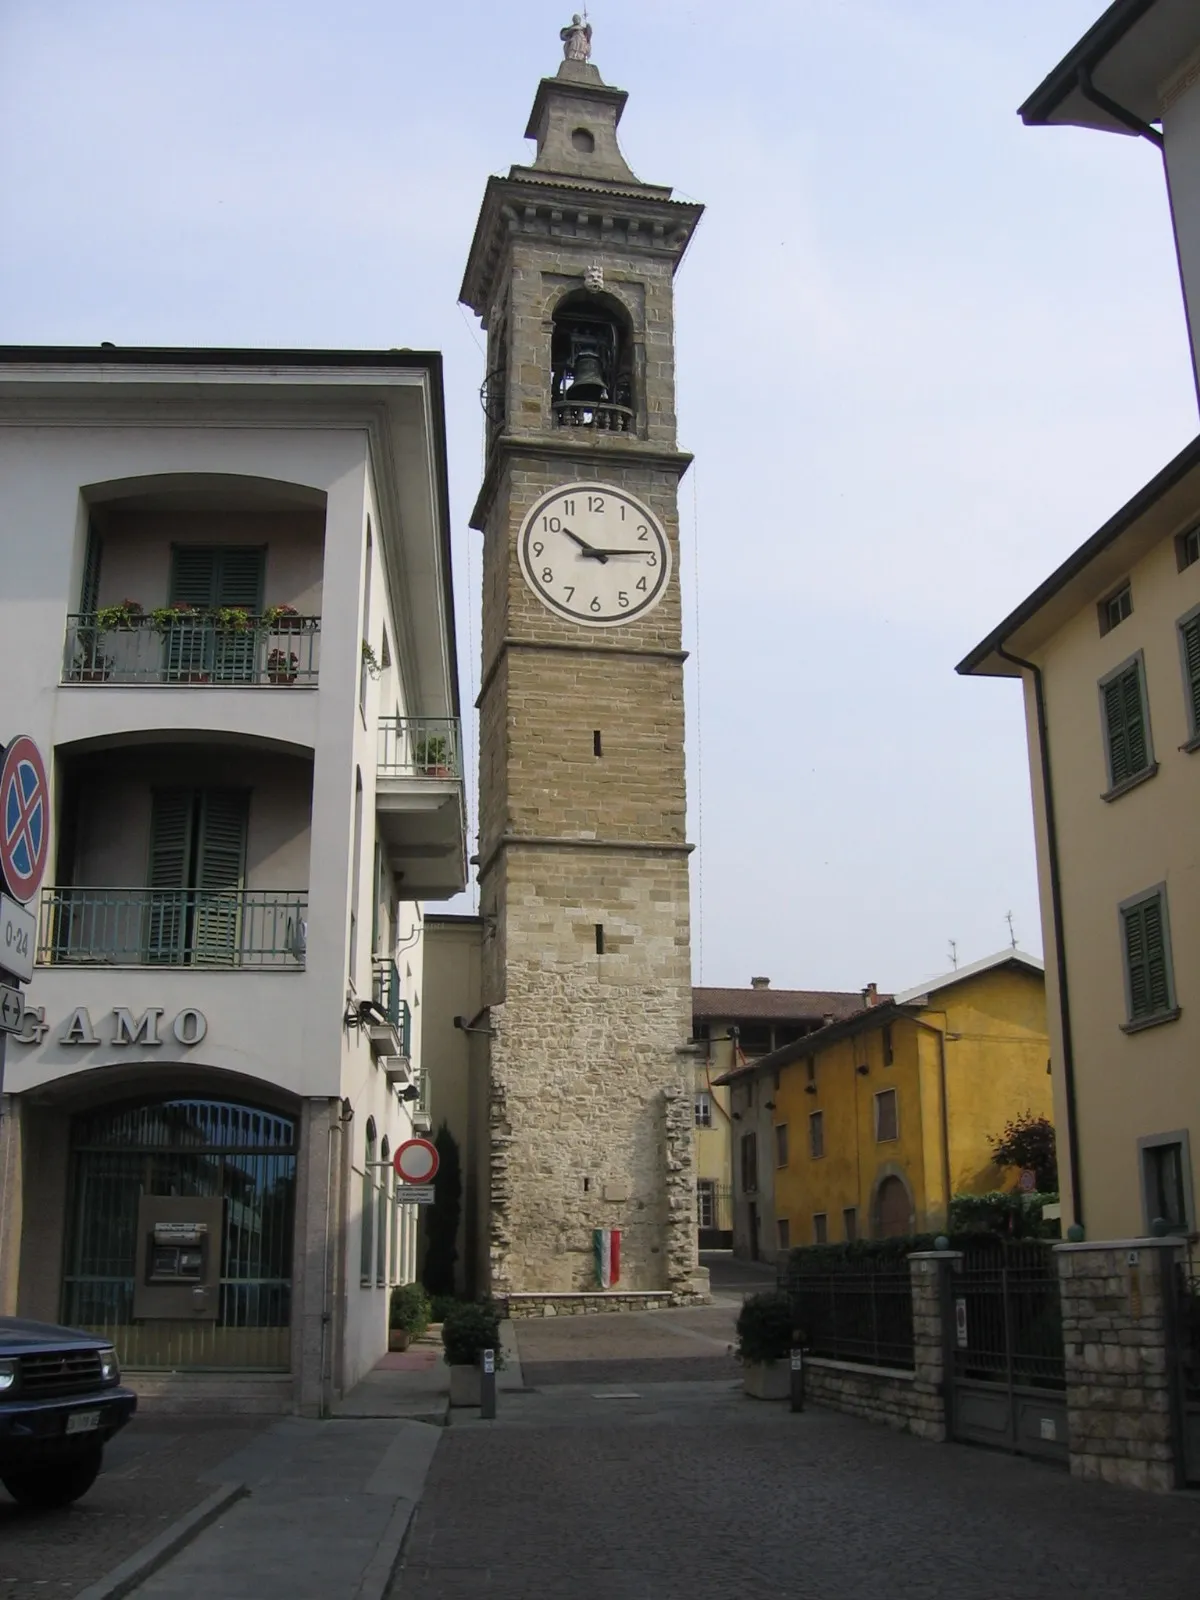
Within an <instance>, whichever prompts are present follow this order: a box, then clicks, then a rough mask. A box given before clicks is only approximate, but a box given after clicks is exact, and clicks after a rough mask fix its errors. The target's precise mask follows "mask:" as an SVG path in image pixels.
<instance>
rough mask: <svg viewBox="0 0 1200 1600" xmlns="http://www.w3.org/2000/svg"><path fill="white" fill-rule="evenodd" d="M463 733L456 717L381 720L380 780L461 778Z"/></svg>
mask: <svg viewBox="0 0 1200 1600" xmlns="http://www.w3.org/2000/svg"><path fill="white" fill-rule="evenodd" d="M462 772H463V767H462V734H461V730H460V728H459V723H458V718H457V717H381V718H380V719H379V774H378V775H379V776H380V777H381V778H461V777H462Z"/></svg>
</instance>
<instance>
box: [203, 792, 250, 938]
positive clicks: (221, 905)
mask: <svg viewBox="0 0 1200 1600" xmlns="http://www.w3.org/2000/svg"><path fill="white" fill-rule="evenodd" d="M199 798H200V821H199V827H198V829H197V845H196V864H195V874H194V882H195V887H196V916H195V929H194V936H193V951H194V959H195V961H196V963H197V965H203V966H222V967H224V966H230V965H232V964H234V962H235V960H236V956H237V949H238V942H239V935H240V931H241V916H242V888H243V886H244V883H245V876H246V833H247V823H248V819H249V811H250V805H249V799H250V797H249V791H248V790H245V789H205V790H202V791H201V793H200V796H199Z"/></svg>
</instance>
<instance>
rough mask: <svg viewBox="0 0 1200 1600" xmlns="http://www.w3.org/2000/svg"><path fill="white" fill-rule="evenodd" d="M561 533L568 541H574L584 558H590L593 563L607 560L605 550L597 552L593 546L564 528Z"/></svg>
mask: <svg viewBox="0 0 1200 1600" xmlns="http://www.w3.org/2000/svg"><path fill="white" fill-rule="evenodd" d="M563 532H564V533H565V534H566V536H567V538H568V539H573V540H574V541H575V543H576V544H577V545H578V546H579V548H580V549H581V550H582V551H583V553H584V555H585V556H590V557H591V558H592V560H593V561H607V560H608V551H607V550H597V549H596V548H595V546H594V545H590V544H589V543H588V542H587V540H586V539H581V538H580V537H579V535H578V534H577V533H572V532H571V530H570V528H564V529H563Z"/></svg>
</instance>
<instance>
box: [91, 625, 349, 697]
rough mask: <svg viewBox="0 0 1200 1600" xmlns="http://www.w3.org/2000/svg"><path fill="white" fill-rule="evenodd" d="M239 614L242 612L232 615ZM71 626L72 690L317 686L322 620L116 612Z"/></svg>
mask: <svg viewBox="0 0 1200 1600" xmlns="http://www.w3.org/2000/svg"><path fill="white" fill-rule="evenodd" d="M231 609H236V608H231ZM119 611H120V608H119V607H110V608H109V610H108V611H107V612H105V611H100V612H91V613H83V614H77V615H75V616H70V617H68V618H67V640H66V648H65V650H64V654H63V682H64V683H109V684H145V683H169V684H210V685H213V684H215V685H219V686H225V685H228V684H276V685H279V686H281V687H284V686H287V685H290V684H315V683H316V681H317V669H318V666H319V661H320V639H321V619H320V617H300V616H285V617H277V618H272V619H269V620H268V619H267V618H265V617H252V616H249V615H246V616H245V619H244V620H241V619H239V620H236V621H235V622H234V623H232V624H231V623H230V621H229V619H228V615H226V616H225V617H224V618H214V617H211V616H206V615H205V614H203V613H201V612H196V613H192V614H189V613H179V614H177V615H174V616H172V617H170V618H167V617H164V616H162V615H160V614H157V613H154V614H151V615H128V614H126V615H123V616H118V617H117V619H116V620H115V621H114V616H113V614H114V612H119Z"/></svg>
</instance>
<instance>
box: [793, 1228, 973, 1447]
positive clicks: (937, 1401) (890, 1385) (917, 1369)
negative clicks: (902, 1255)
mask: <svg viewBox="0 0 1200 1600" xmlns="http://www.w3.org/2000/svg"><path fill="white" fill-rule="evenodd" d="M957 1259H958V1253H957V1252H956V1251H952V1250H946V1251H942V1250H929V1251H919V1252H917V1253H915V1254H913V1255H910V1256H909V1258H908V1264H909V1274H910V1279H911V1282H912V1296H913V1366H912V1370H911V1372H910V1371H906V1370H903V1369H901V1368H891V1367H869V1366H860V1365H859V1364H858V1363H857V1362H852V1361H830V1360H826V1359H825V1358H823V1357H820V1356H810V1357H809V1358H808V1360H807V1362H806V1363H805V1391H806V1394H807V1396H808V1398H809V1399H810V1400H812V1401H813V1403H814V1404H816V1405H823V1406H828V1407H829V1408H830V1409H831V1410H832V1411H847V1412H849V1413H850V1414H851V1415H852V1416H855V1417H866V1418H867V1419H868V1420H869V1421H871V1422H884V1423H886V1424H887V1425H888V1426H889V1427H892V1428H899V1429H901V1430H902V1431H903V1432H905V1433H912V1434H916V1435H917V1437H918V1438H920V1439H934V1440H943V1439H945V1437H946V1401H945V1390H944V1380H945V1342H944V1338H945V1336H944V1332H943V1326H942V1293H941V1281H942V1274H943V1273H944V1272H946V1271H948V1270H949V1269H950V1266H951V1264H952V1263H953V1262H954V1261H956V1260H957Z"/></svg>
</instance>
